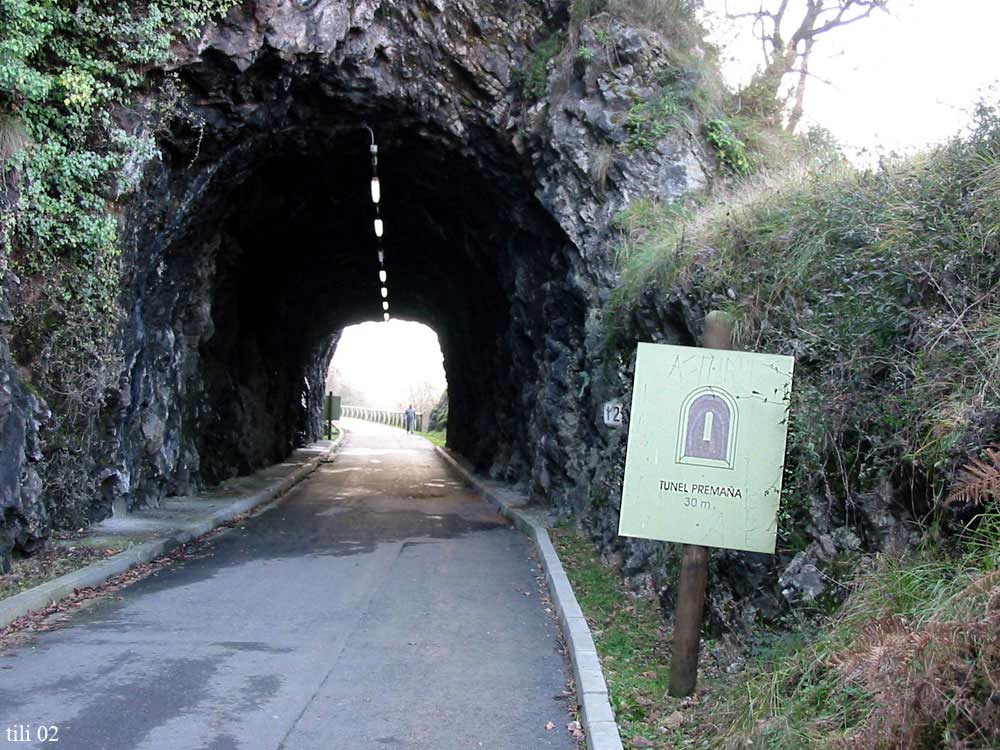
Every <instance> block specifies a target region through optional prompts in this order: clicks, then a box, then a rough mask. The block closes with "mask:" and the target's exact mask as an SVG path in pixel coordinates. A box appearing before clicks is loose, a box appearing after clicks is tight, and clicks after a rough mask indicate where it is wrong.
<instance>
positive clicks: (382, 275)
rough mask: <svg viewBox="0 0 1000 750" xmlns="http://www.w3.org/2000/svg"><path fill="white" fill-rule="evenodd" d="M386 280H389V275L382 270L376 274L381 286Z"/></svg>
mask: <svg viewBox="0 0 1000 750" xmlns="http://www.w3.org/2000/svg"><path fill="white" fill-rule="evenodd" d="M387 278H389V275H388V274H387V273H386V272H385V271H384V270H382V271H379V272H378V280H379V281H381V282H382V283H383V284H384V283H385V280H386V279H387Z"/></svg>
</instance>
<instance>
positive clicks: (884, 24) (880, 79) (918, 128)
mask: <svg viewBox="0 0 1000 750" xmlns="http://www.w3.org/2000/svg"><path fill="white" fill-rule="evenodd" d="M759 3H760V0H729V8H730V10H731V11H733V12H736V11H740V10H754V9H756V8H757V7H759ZM796 3H800V4H801V0H792V3H791V4H792V6H794V5H795V4H796ZM705 6H706V10H707V11H709V13H715V14H720V13H723V12H724V9H725V3H724V0H705ZM890 7H891V10H890V12H889V13H876V14H875V15H873V16H872V17H871V18H868V19H865V20H863V21H860V22H858V23H857V24H854V25H852V26H848V27H844V28H840V29H836V30H834V31H832V32H830V33H829V34H828V35H827V36H825V37H824V38H821V39H820V40H819V41H818V42H817V43H816V46H815V47H814V50H813V60H812V63H811V66H812V67H811V69H812V70H813V72H814V73H815V74H816V75H817V76H818V77H819V78H822V79H825V80H827V81H830V82H832V84H833V85H827V84H825V83H823V82H822V81H820V80H817V79H815V78H814V79H812V80H810V82H809V84H808V88H807V90H806V99H805V110H806V116H805V118H804V120H803V123H802V125H801V126H800V127H803V128H805V127H807V126H808V124H809V122H817V123H819V124H822V125H824V126H825V127H827V128H828V129H829V130H830V131H832V132H833V134H834V136H836V137H837V139H838V140H839V141H840V142H841V144H842V145H843V146H844V147H845V149H846V150H847V152H848V154H849V155H850V156H851V157H852V158H854V159H855V160H857V161H859V162H862V163H871V161H872V160H873V156H875V155H877V154H879V153H883V152H890V151H896V152H900V153H910V152H912V151H914V150H918V149H920V148H922V147H926V146H928V145H931V144H934V143H938V142H941V141H944V140H947V139H948V138H949V137H951V136H952V135H954V134H956V133H958V132H959V131H961V130H962V129H963V128H964V127H965V126H966V125H967V124H968V122H969V113H970V112H971V110H972V107H973V106H974V104H975V102H976V100H977V99H979V98H980V96H981V95H983V94H986V93H987V90H988V89H989V87H991V86H992V85H993V84H994V83H995V82H996V81H997V79H998V78H1000V65H998V54H997V44H998V43H997V35H998V33H1000V0H895V2H892V1H891V2H890ZM724 27H725V24H723V23H717V24H716V26H715V29H716V33H715V41H716V43H718V44H720V45H721V46H723V48H724V49H723V61H724V73H725V75H726V78H727V79H728V80H729V82H730V83H731V84H732V85H734V86H736V85H739V84H741V83H745V82H746V81H748V80H749V78H750V76H751V75H752V74H753V71H754V69H755V68H756V66H757V65H758V64H759V63H760V61H761V49H760V43H759V42H758V41H757V40H756V39H754V38H753V36H752V34H751V33H750V29H749V27H748V26H747V25H745V24H744V25H742V26H737V27H730V28H724ZM334 365H335V366H336V367H338V368H339V369H340V370H341V372H343V373H344V375H345V377H346V379H347V380H349V381H350V382H351V383H352V384H354V385H356V386H358V387H362V388H364V389H365V390H366V391H367V392H368V393H369V394H370V395H371V396H372V397H373V399H374V401H375V403H378V404H379V405H381V406H384V407H385V408H395V407H396V406H397V404H398V403H399V402H401V401H404V400H406V399H407V398H408V397H409V394H410V388H411V387H413V386H417V385H419V384H421V383H423V382H430V383H432V384H433V385H434V387H435V388H436V389H437V390H439V391H443V390H444V389H445V376H444V369H443V367H442V362H441V349H440V346H439V344H438V340H437V336H436V335H435V334H434V332H433V331H432V330H431V329H430V328H427V327H426V326H423V325H421V324H419V323H411V322H405V321H399V320H392V321H390V322H389V323H381V322H379V323H364V324H361V325H359V326H353V327H351V328H348V329H346V330H345V331H344V335H343V337H342V339H341V342H340V346H339V347H338V349H337V354H336V356H335V358H334Z"/></svg>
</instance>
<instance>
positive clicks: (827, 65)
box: [705, 0, 1000, 156]
mask: <svg viewBox="0 0 1000 750" xmlns="http://www.w3.org/2000/svg"><path fill="white" fill-rule="evenodd" d="M796 4H799V5H801V0H792V3H791V5H792V6H795V5H796ZM759 5H760V0H729V9H730V11H731V12H738V11H741V10H742V11H746V10H755V9H756V8H758V7H759ZM705 6H706V10H708V11H709V12H714V13H717V14H718V13H721V12H723V11H724V8H725V3H724V1H723V0H706V2H705ZM889 7H890V11H889V13H882V12H876V13H875V14H874V15H873V16H872V17H871V18H867V19H864V20H862V21H859V22H858V23H856V24H853V25H851V26H846V27H843V28H839V29H835V30H833V31H831V32H829V33H828V34H827V35H825V36H824V37H821V38H820V39H819V41H817V42H816V45H815V47H814V48H813V60H812V63H811V67H810V70H812V71H813V72H814V73H815V74H816V76H818V77H819V78H822V79H825V80H827V81H830V82H831V83H832V84H833V85H827V84H825V83H823V82H822V81H820V80H817V79H816V78H813V79H812V80H810V81H809V83H808V84H807V89H806V98H805V111H806V117H807V119H808V120H809V121H812V122H818V123H819V124H822V125H824V126H825V127H827V128H828V129H829V130H831V131H832V132H833V133H834V135H835V136H836V137H837V138H838V140H839V141H840V142H841V143H842V144H843V145H844V146H845V148H847V150H848V152H849V154H850V155H852V156H853V155H855V154H856V153H857V152H858V151H860V150H862V149H868V150H869V151H872V150H878V149H879V148H880V147H881V149H882V150H884V151H892V150H895V151H897V152H900V153H909V152H912V151H914V150H917V149H920V148H921V147H925V146H927V145H929V144H933V143H938V142H941V141H944V140H947V139H948V138H949V137H950V136H952V135H954V134H956V133H957V132H959V131H960V130H962V128H963V127H964V126H965V125H966V124H968V122H969V113H970V112H971V109H972V107H973V105H974V104H975V102H976V100H977V99H978V98H979V97H980V94H985V93H986V92H987V89H988V88H989V87H990V86H991V85H992V84H994V83H995V82H996V81H997V79H998V78H1000V65H998V64H997V60H998V57H997V46H996V45H997V33H998V30H1000V1H998V0H895V1H893V0H890V6H889ZM720 26H721V25H720ZM715 37H716V39H715V41H716V42H717V43H719V44H722V45H723V46H724V47H725V49H724V51H723V59H724V61H725V62H724V73H725V75H726V78H727V80H729V81H730V83H732V84H738V83H745V82H746V81H747V80H749V78H750V76H751V75H752V73H753V70H754V68H755V67H756V65H757V64H758V63H759V61H760V60H761V59H762V58H761V55H762V53H761V48H760V42H758V41H757V40H756V39H754V38H753V35H752V34H751V33H750V29H749V27H748V26H747V25H742V26H740V27H738V28H737V29H735V30H734V29H728V30H727V29H722V28H721V27H718V28H717V29H716V34H715ZM734 57H735V58H737V59H736V60H733V59H732V58H734ZM806 125H808V122H807V121H806V120H804V121H803V123H802V125H801V126H800V127H803V126H806Z"/></svg>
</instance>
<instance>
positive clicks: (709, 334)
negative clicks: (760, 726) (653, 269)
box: [669, 312, 733, 698]
mask: <svg viewBox="0 0 1000 750" xmlns="http://www.w3.org/2000/svg"><path fill="white" fill-rule="evenodd" d="M702 345H703V346H704V347H706V348H708V349H732V348H733V320H732V318H731V317H730V316H729V315H727V314H726V313H723V312H713V313H709V314H708V317H706V318H705V336H704V341H703V343H702ZM707 584H708V547H702V546H701V545H700V544H685V545H684V549H683V551H682V552H681V579H680V582H679V583H678V587H677V605H676V607H675V608H674V643H673V648H672V649H671V652H670V689H669V692H670V694H671V695H672V696H674V697H675V698H683V697H684V696H686V695H691V693H693V692H694V688H695V685H696V684H697V682H698V650H699V649H700V648H701V619H702V614H703V612H704V610H705V589H706V587H707Z"/></svg>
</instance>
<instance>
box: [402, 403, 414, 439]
mask: <svg viewBox="0 0 1000 750" xmlns="http://www.w3.org/2000/svg"><path fill="white" fill-rule="evenodd" d="M405 414H406V431H407V432H408V433H410V434H411V435H412V434H413V429H414V427H416V424H417V411H416V409H414V408H413V404H410V405H409V407H407V409H406V412H405Z"/></svg>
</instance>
